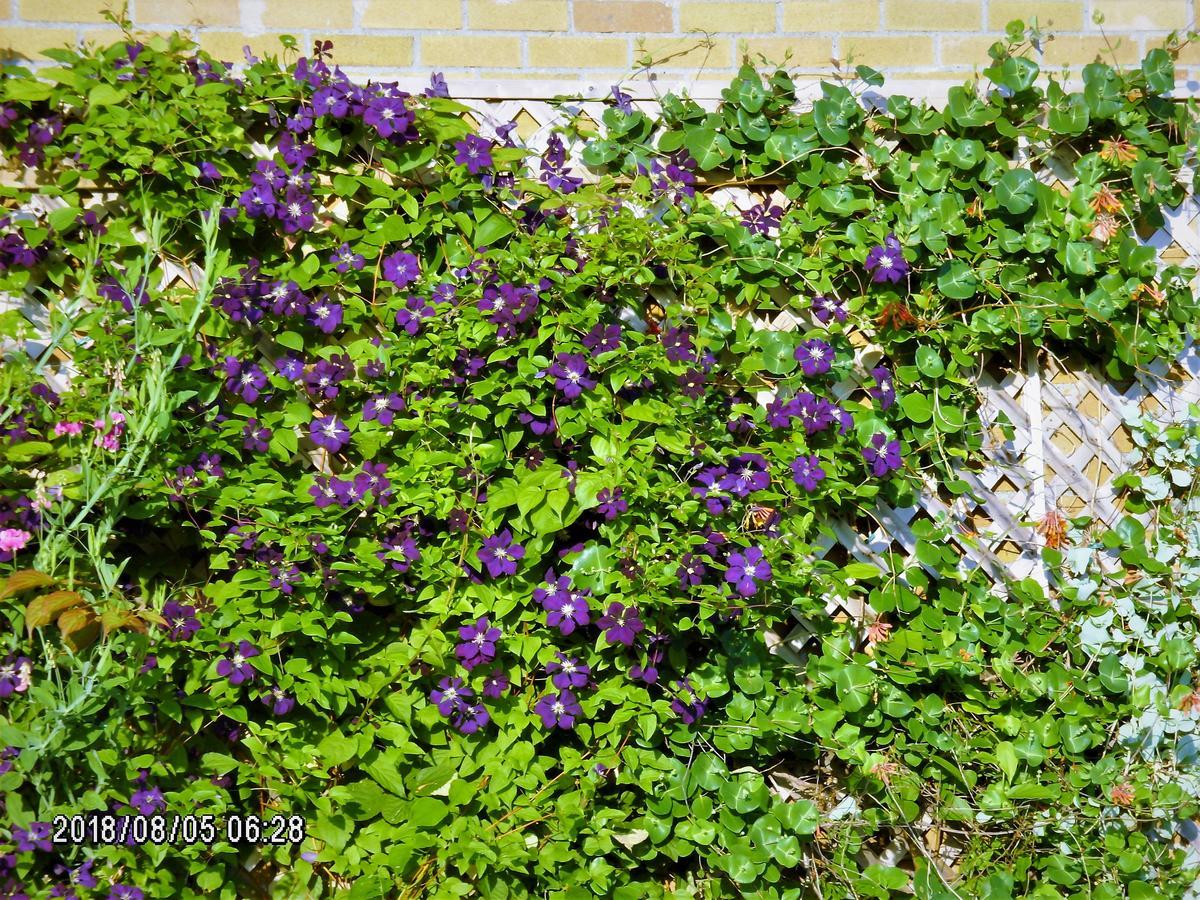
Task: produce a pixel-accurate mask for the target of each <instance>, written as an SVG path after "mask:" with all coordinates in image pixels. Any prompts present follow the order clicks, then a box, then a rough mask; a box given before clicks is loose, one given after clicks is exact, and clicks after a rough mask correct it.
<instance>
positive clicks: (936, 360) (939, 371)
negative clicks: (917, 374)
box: [917, 347, 946, 378]
mask: <svg viewBox="0 0 1200 900" xmlns="http://www.w3.org/2000/svg"><path fill="white" fill-rule="evenodd" d="M917 368H918V369H919V370H920V371H921V374H922V375H928V376H929V377H930V378H941V377H942V375H944V374H945V373H946V366H945V364H944V363H943V362H942V357H941V354H940V353H938V352H937V350H935V349H934V348H933V347H918V348H917Z"/></svg>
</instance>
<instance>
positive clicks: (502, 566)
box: [475, 528, 525, 578]
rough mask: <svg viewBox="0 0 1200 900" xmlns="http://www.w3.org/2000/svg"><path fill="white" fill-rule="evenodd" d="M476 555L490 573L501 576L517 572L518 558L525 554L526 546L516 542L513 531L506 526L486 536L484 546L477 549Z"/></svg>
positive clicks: (495, 576)
mask: <svg viewBox="0 0 1200 900" xmlns="http://www.w3.org/2000/svg"><path fill="white" fill-rule="evenodd" d="M475 555H476V556H478V557H479V561H480V562H482V563H483V564H484V566H486V567H487V570H488V574H489V575H491V576H492V577H493V578H499V577H500V576H501V575H514V574H516V571H517V560H519V559H521V558H523V557H524V556H525V548H524V547H522V546H521V545H520V544H517V543H514V542H513V536H512V532H511V531H509V530H508V529H507V528H505V529H504V530H503V531H502V532H500V533H499V534H497V535H494V536H492V537H490V538H484V541H483V547H482V548H480V549H479V550H477V551H475Z"/></svg>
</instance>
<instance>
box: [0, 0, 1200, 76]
mask: <svg viewBox="0 0 1200 900" xmlns="http://www.w3.org/2000/svg"><path fill="white" fill-rule="evenodd" d="M114 5H115V6H117V7H119V5H120V4H119V2H116V3H114V0H107V2H106V0H0V57H6V58H13V57H17V58H24V59H30V60H34V61H36V60H37V59H38V58H39V51H41V50H42V49H44V48H46V47H55V46H62V45H64V44H69V43H74V42H76V41H98V42H108V41H111V40H114V39H115V38H116V37H117V35H118V34H119V29H118V28H117V27H116V26H114V25H112V24H109V23H107V22H106V21H105V18H104V12H105V10H106V9H110V8H113V6H114ZM1198 7H1200V0H129V3H128V12H129V16H130V19H131V20H132V21H133V23H134V25H135V28H136V29H137V30H140V31H146V32H166V31H170V30H172V29H174V28H186V29H190V30H191V31H193V32H194V33H195V34H196V36H197V38H198V39H199V41H200V43H201V44H202V45H203V46H204V47H205V48H206V49H208V50H210V51H211V52H213V53H214V54H215V55H217V56H219V57H220V58H223V59H230V60H240V59H241V58H242V47H243V46H244V45H247V44H248V45H249V46H250V47H251V48H252V50H253V51H254V52H257V53H262V52H264V51H265V52H277V51H278V50H279V42H278V38H277V35H279V34H292V35H294V36H295V37H296V38H297V39H298V40H299V42H300V45H301V46H302V47H304V48H308V47H310V46H311V44H312V42H313V40H314V39H315V38H330V39H332V40H333V42H334V45H335V59H337V60H338V61H339V62H340V63H341V64H342V65H343V66H344V67H346V68H347V69H350V70H352V71H355V72H359V73H362V74H375V75H382V74H385V73H386V74H389V75H392V76H396V75H400V76H415V75H420V76H422V77H424V76H426V75H427V74H428V73H429V72H431V71H442V72H444V73H445V75H446V77H447V79H448V80H449V81H450V83H451V88H452V89H453V86H454V81H455V80H456V79H457V80H459V81H461V80H464V79H475V80H481V79H506V80H507V79H516V78H531V77H532V78H538V79H547V80H570V81H579V80H586V81H589V82H591V83H594V84H602V83H603V84H607V83H609V82H612V81H615V80H617V79H618V78H622V77H628V75H629V74H630V73H631V72H632V71H634V70H636V68H637V67H638V65H639V63H640V62H641V61H642V60H643V59H644V58H645V57H646V56H647V55H649V56H651V57H653V58H654V59H656V60H658V63H657V64H656V66H655V70H656V71H658V72H662V73H664V74H666V75H667V76H671V77H675V78H677V79H679V80H703V81H708V80H719V79H721V78H723V77H725V76H727V75H728V73H730V72H731V71H732V70H733V69H734V68H735V67H736V66H737V65H738V64H739V63H740V62H741V60H742V58H743V57H744V56H745V55H746V54H750V55H751V57H752V58H754V57H756V55H757V54H760V53H761V54H763V55H765V56H766V57H767V58H768V59H770V60H771V61H774V62H779V61H782V60H783V59H784V57H785V54H788V53H790V54H791V56H790V65H791V66H792V67H794V68H796V69H799V70H801V71H802V72H804V73H812V72H821V71H828V69H829V67H830V60H831V58H837V59H841V60H846V59H852V60H853V61H854V62H862V63H867V64H869V65H872V66H874V67H876V68H878V69H881V70H883V71H885V72H886V73H888V74H891V75H895V76H898V77H904V78H926V77H942V78H955V79H956V78H959V77H961V76H962V75H964V74H967V73H969V72H970V71H972V69H974V68H975V67H977V66H979V65H980V64H981V63H983V62H986V59H987V47H988V46H989V45H990V44H991V43H992V42H993V41H994V40H996V39H997V37H999V36H1000V34H1001V33H1002V32H1003V29H1004V26H1005V24H1006V23H1007V22H1008V21H1009V20H1011V19H1014V18H1023V19H1025V20H1026V21H1029V20H1030V19H1031V18H1032V17H1034V16H1036V17H1037V19H1038V22H1039V24H1041V25H1042V26H1043V27H1044V28H1045V29H1046V30H1047V31H1048V32H1050V33H1052V34H1054V35H1055V38H1054V39H1053V40H1052V41H1049V42H1048V43H1046V44H1045V47H1044V54H1045V56H1044V60H1045V62H1046V63H1048V64H1051V65H1055V66H1058V65H1063V64H1068V63H1069V64H1071V65H1074V66H1080V65H1082V64H1085V63H1088V62H1091V61H1092V60H1093V59H1095V58H1096V57H1097V56H1101V57H1104V58H1106V59H1109V60H1112V59H1115V60H1117V61H1119V62H1122V63H1128V62H1134V61H1136V60H1138V59H1140V58H1141V55H1142V54H1143V52H1144V51H1145V50H1146V49H1147V47H1149V46H1153V45H1155V44H1156V43H1157V42H1159V41H1161V40H1162V38H1163V37H1165V36H1166V35H1167V34H1168V33H1169V32H1171V31H1173V30H1180V31H1186V30H1187V29H1189V28H1195V26H1196V14H1197V8H1198ZM1097 14H1099V15H1100V16H1102V17H1103V19H1104V21H1103V24H1098V23H1097V21H1096V17H1097ZM1180 61H1181V67H1182V68H1183V69H1184V73H1185V75H1186V76H1187V77H1189V78H1191V79H1193V81H1195V80H1200V42H1196V43H1192V44H1189V45H1188V46H1186V47H1185V48H1184V49H1183V51H1182V53H1181V56H1180ZM1191 87H1192V89H1193V90H1195V89H1196V88H1198V87H1200V84H1195V83H1193V84H1192V85H1191Z"/></svg>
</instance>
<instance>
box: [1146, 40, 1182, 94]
mask: <svg viewBox="0 0 1200 900" xmlns="http://www.w3.org/2000/svg"><path fill="white" fill-rule="evenodd" d="M1142 74H1143V75H1144V76H1146V87H1148V88H1150V90H1151V91H1153V92H1154V93H1156V94H1166V93H1168V92H1170V91H1173V90H1174V89H1175V61H1174V60H1173V59H1171V54H1170V53H1168V52H1167V51H1166V50H1164V49H1163V48H1162V47H1155V48H1154V49H1153V50H1151V51H1150V52H1149V53H1147V54H1146V58H1145V59H1143V60H1142Z"/></svg>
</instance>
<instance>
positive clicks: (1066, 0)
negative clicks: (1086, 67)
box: [987, 0, 1083, 31]
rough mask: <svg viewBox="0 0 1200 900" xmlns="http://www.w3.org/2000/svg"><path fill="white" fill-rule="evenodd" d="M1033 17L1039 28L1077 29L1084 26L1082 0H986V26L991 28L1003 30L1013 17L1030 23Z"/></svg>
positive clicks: (1027, 23) (1056, 29)
mask: <svg viewBox="0 0 1200 900" xmlns="http://www.w3.org/2000/svg"><path fill="white" fill-rule="evenodd" d="M1034 18H1036V19H1037V22H1038V27H1039V28H1050V29H1051V30H1055V31H1079V30H1081V29H1082V28H1083V3H1082V2H1081V0H1061V2H1060V0H991V3H989V4H988V23H987V27H988V28H990V29H991V30H992V31H1003V30H1004V29H1005V28H1006V27H1008V23H1009V22H1012V21H1013V20H1015V19H1020V20H1021V21H1022V22H1024V23H1025V24H1026V25H1029V24H1031V23H1032V21H1033V19H1034Z"/></svg>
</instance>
